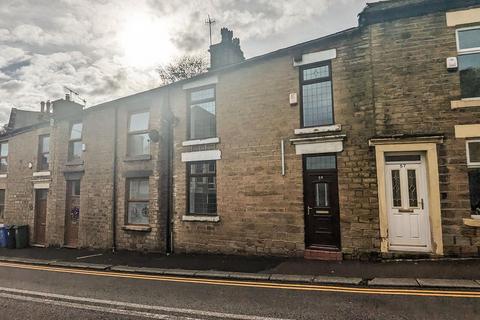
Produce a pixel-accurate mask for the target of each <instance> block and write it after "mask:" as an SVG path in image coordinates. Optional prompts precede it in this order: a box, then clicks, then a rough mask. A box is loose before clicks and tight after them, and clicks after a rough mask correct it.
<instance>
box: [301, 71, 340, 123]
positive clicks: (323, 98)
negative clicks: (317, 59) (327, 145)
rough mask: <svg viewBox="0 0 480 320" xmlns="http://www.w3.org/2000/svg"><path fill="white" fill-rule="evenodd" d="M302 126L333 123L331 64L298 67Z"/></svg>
mask: <svg viewBox="0 0 480 320" xmlns="http://www.w3.org/2000/svg"><path fill="white" fill-rule="evenodd" d="M300 85H301V92H302V93H301V97H302V108H301V113H302V115H301V116H302V127H315V126H324V125H330V124H333V97H332V71H331V64H330V62H328V63H322V64H317V65H313V66H306V67H302V68H300Z"/></svg>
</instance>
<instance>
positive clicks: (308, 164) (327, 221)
mask: <svg viewBox="0 0 480 320" xmlns="http://www.w3.org/2000/svg"><path fill="white" fill-rule="evenodd" d="M329 157H330V158H329ZM332 157H333V158H332ZM304 197H305V200H304V203H305V244H306V247H307V248H309V249H322V250H340V212H339V204H338V178H337V170H336V158H335V155H320V156H307V157H305V160H304Z"/></svg>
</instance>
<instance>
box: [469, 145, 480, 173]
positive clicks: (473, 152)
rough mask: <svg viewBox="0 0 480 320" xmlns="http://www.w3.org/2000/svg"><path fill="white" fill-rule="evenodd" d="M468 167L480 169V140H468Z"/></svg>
mask: <svg viewBox="0 0 480 320" xmlns="http://www.w3.org/2000/svg"><path fill="white" fill-rule="evenodd" d="M467 165H468V166H469V167H470V168H480V140H467Z"/></svg>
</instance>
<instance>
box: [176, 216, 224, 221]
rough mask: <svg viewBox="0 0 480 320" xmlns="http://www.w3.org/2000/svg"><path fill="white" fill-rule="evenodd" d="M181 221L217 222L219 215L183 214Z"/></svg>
mask: <svg viewBox="0 0 480 320" xmlns="http://www.w3.org/2000/svg"><path fill="white" fill-rule="evenodd" d="M182 221H188V222H219V221H220V217H219V216H207V215H184V216H182Z"/></svg>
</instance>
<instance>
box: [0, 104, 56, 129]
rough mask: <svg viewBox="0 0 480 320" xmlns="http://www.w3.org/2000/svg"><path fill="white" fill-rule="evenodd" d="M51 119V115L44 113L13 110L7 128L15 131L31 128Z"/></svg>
mask: <svg viewBox="0 0 480 320" xmlns="http://www.w3.org/2000/svg"><path fill="white" fill-rule="evenodd" d="M49 117H50V115H49V114H47V113H44V112H39V111H30V110H21V109H17V108H12V111H11V112H10V119H9V121H8V124H7V128H8V129H10V130H14V129H20V128H24V127H30V126H32V125H35V124H38V123H41V122H45V121H47V120H48V119H49Z"/></svg>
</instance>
